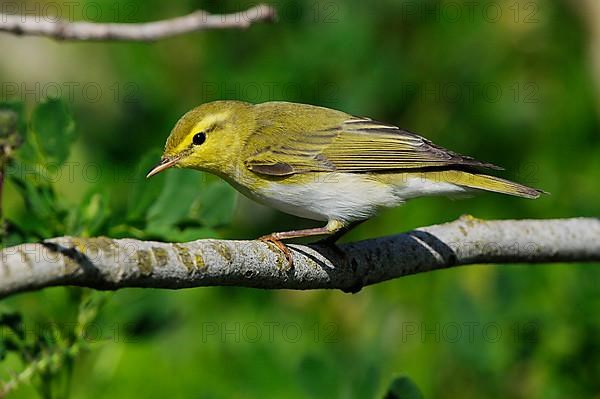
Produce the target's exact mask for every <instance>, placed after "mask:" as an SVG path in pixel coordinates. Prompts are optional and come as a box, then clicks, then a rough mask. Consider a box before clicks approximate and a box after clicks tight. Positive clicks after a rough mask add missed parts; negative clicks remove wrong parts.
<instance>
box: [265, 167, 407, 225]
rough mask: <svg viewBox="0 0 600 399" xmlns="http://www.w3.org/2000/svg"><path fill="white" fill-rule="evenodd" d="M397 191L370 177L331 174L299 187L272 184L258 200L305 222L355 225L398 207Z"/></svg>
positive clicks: (316, 176) (292, 184)
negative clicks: (379, 210)
mask: <svg viewBox="0 0 600 399" xmlns="http://www.w3.org/2000/svg"><path fill="white" fill-rule="evenodd" d="M393 191H394V190H393V187H391V186H389V185H386V184H383V183H380V182H377V181H374V180H372V179H370V178H368V176H367V175H359V174H350V173H327V174H315V178H314V180H312V181H308V182H307V181H303V182H301V183H297V184H296V183H293V182H289V181H287V180H283V181H281V182H273V181H272V182H269V184H268V185H267V186H266V187H263V188H261V189H259V190H258V198H257V199H258V200H259V201H260V202H263V203H265V204H266V205H269V206H272V207H274V208H276V209H279V210H280V211H282V212H286V213H290V214H292V215H296V216H299V217H303V218H308V219H314V220H332V219H335V220H343V221H353V220H361V219H366V218H368V217H370V216H373V215H374V214H375V213H376V212H377V210H378V209H379V208H381V207H389V206H395V205H397V204H398V203H399V202H400V201H399V200H398V198H397V196H396V195H394V192H393Z"/></svg>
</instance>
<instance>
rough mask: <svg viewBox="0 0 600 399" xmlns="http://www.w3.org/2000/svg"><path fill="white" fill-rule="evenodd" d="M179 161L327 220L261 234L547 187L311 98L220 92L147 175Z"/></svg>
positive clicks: (321, 231) (335, 231)
mask: <svg viewBox="0 0 600 399" xmlns="http://www.w3.org/2000/svg"><path fill="white" fill-rule="evenodd" d="M171 167H178V168H190V169H197V170H202V171H207V172H210V173H213V174H215V175H218V176H220V177H221V178H223V179H225V180H226V181H227V182H229V183H230V184H231V185H232V186H233V187H235V188H236V189H237V190H238V191H240V192H241V193H242V194H244V195H246V196H247V197H249V198H251V199H253V200H255V201H257V202H260V203H263V204H265V205H268V206H271V207H273V208H276V209H278V210H280V211H283V212H286V213H290V214H292V215H295V216H299V217H302V218H308V219H313V220H320V221H326V222H327V224H326V225H325V226H324V227H319V228H311V229H304V230H293V231H285V232H278V233H272V234H269V235H266V236H263V237H261V238H260V239H261V240H263V241H265V242H270V243H272V244H274V245H276V246H277V247H278V248H279V249H280V250H281V251H282V252H283V253H284V255H285V256H286V258H287V260H288V262H289V264H290V266H291V265H292V257H291V253H290V251H289V249H288V248H287V247H286V246H285V245H284V244H283V243H282V240H286V239H290V238H298V237H308V236H316V235H328V236H329V239H328V240H329V241H335V240H337V239H338V238H339V237H341V236H342V235H343V234H344V233H346V232H347V231H349V230H350V229H351V228H353V227H354V226H356V225H357V224H359V223H360V222H362V221H364V220H366V219H369V218H370V217H372V216H374V215H375V214H376V213H377V211H378V210H380V209H381V208H389V207H395V206H398V205H400V204H402V203H403V202H405V201H406V200H409V199H412V198H416V197H421V196H428V195H449V196H452V195H460V194H463V193H467V192H470V191H474V190H485V191H493V192H497V193H502V194H509V195H514V196H518V197H524V198H538V197H539V196H540V194H541V193H543V191H541V190H537V189H534V188H530V187H527V186H524V185H521V184H518V183H514V182H511V181H508V180H504V179H501V178H498V177H494V176H489V175H486V174H483V173H481V172H480V171H481V170H485V169H502V168H500V167H498V166H495V165H493V164H491V163H487V162H482V161H478V160H475V159H474V158H471V157H468V156H464V155H460V154H457V153H455V152H452V151H449V150H447V149H445V148H442V147H440V146H438V145H436V144H433V143H432V142H431V141H429V140H427V139H426V138H424V137H421V136H419V135H417V134H415V133H411V132H409V131H407V130H403V129H400V128H399V127H396V126H393V125H389V124H387V123H381V122H376V121H374V120H371V119H369V118H364V117H356V116H352V115H349V114H347V113H344V112H341V111H336V110H333V109H329V108H323V107H318V106H313V105H307V104H297V103H290V102H267V103H262V104H251V103H247V102H241V101H215V102H211V103H207V104H203V105H200V106H199V107H197V108H194V109H193V110H191V111H189V112H188V113H186V114H185V115H183V117H181V119H179V121H178V122H177V124H176V125H175V127H174V128H173V130H172V131H171V134H170V135H169V137H168V139H167V142H166V145H165V149H164V153H163V156H162V158H161V161H160V163H159V164H158V165H156V166H155V167H154V168H153V169H152V170H150V172H149V173H148V175H147V176H146V177H150V176H152V175H155V174H157V173H159V172H161V171H164V170H165V169H168V168H171Z"/></svg>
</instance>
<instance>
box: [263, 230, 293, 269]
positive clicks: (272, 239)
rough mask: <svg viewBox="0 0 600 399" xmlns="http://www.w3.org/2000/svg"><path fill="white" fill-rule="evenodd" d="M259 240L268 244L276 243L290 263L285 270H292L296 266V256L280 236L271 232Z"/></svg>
mask: <svg viewBox="0 0 600 399" xmlns="http://www.w3.org/2000/svg"><path fill="white" fill-rule="evenodd" d="M259 240H260V241H262V242H264V243H267V244H273V245H275V246H276V247H277V248H278V249H279V250H280V251H281V252H282V253H283V256H285V259H286V260H287V263H288V264H287V267H286V268H285V269H284V270H290V269H291V268H293V267H294V258H293V256H292V251H290V249H289V248H288V247H287V246H286V245H285V244H284V243H283V242H281V240H280V239H279V238H277V237H275V236H273V235H272V234H269V235H266V236H262V237H260V238H259Z"/></svg>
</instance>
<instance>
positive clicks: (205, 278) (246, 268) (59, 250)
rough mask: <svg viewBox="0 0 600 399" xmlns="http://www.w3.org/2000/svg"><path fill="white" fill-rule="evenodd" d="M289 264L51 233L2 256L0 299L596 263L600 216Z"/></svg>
mask: <svg viewBox="0 0 600 399" xmlns="http://www.w3.org/2000/svg"><path fill="white" fill-rule="evenodd" d="M290 247H291V248H292V252H293V256H294V267H293V268H291V269H289V268H287V263H286V260H285V257H284V256H283V254H282V253H280V251H279V250H277V249H276V248H274V247H271V246H269V245H268V244H266V243H264V242H261V241H226V240H198V241H193V242H188V243H182V244H172V243H161V242H152V241H139V240H133V239H118V240H117V239H110V238H106V237H100V238H74V237H60V238H53V239H50V240H47V241H45V242H44V243H38V244H23V245H19V246H15V247H11V248H6V249H4V250H2V251H1V252H0V297H6V296H8V295H11V294H14V293H17V292H22V291H32V290H38V289H41V288H44V287H48V286H57V285H77V286H85V287H91V288H96V289H118V288H124V287H154V288H171V289H179V288H187V287H200V286H214V285H221V286H243V287H256V288H266V289H278V288H287V289H316V288H337V289H341V290H344V291H347V292H355V291H357V290H359V289H360V288H361V287H363V286H365V285H370V284H376V283H379V282H382V281H385V280H389V279H393V278H396V277H400V276H404V275H407V274H415V273H422V272H428V271H432V270H436V269H443V268H448V267H453V266H460V265H470V264H481V263H550V262H575V261H577V262H600V219H597V218H576V219H554V220H502V221H483V220H478V219H475V218H473V217H470V216H464V217H462V218H460V219H458V220H456V221H454V222H451V223H446V224H441V225H434V226H429V227H423V228H419V229H416V230H413V231H410V232H408V233H404V234H399V235H396V236H390V237H383V238H377V239H372V240H367V241H361V242H356V243H351V244H342V245H339V246H338V247H327V246H317V245H310V246H305V245H293V244H292V245H291V246H290Z"/></svg>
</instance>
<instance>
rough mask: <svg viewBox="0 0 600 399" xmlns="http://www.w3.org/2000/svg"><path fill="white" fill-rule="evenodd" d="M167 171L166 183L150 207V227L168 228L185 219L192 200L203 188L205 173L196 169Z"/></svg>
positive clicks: (148, 218) (156, 228)
mask: <svg viewBox="0 0 600 399" xmlns="http://www.w3.org/2000/svg"><path fill="white" fill-rule="evenodd" d="M163 173H166V183H165V186H164V188H163V190H162V192H161V193H160V195H159V197H158V198H157V199H156V201H155V202H154V204H152V206H151V207H150V208H149V209H148V213H147V220H148V227H149V228H151V229H152V230H155V231H157V230H163V231H165V230H168V229H169V228H170V227H172V226H175V225H177V224H178V223H179V222H182V221H183V220H185V219H186V218H187V217H188V215H189V212H190V208H191V205H192V202H193V201H194V200H195V199H196V197H197V196H198V195H199V193H200V190H201V189H202V179H203V175H202V174H200V173H198V172H197V171H194V170H173V171H167V172H163Z"/></svg>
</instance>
